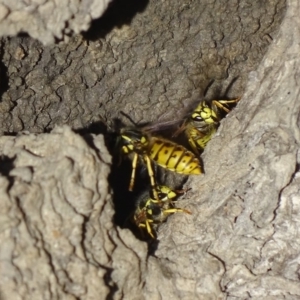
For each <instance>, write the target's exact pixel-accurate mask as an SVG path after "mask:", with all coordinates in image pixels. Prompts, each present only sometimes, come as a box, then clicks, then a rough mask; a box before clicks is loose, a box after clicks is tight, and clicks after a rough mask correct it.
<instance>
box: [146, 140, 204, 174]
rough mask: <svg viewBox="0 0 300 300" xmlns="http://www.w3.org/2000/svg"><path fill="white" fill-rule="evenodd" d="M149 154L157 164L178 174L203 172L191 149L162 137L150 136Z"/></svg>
mask: <svg viewBox="0 0 300 300" xmlns="http://www.w3.org/2000/svg"><path fill="white" fill-rule="evenodd" d="M149 156H150V158H151V159H152V160H153V161H155V162H156V163H157V164H158V165H159V166H161V167H163V168H166V169H169V170H171V171H174V172H176V173H179V174H186V175H190V174H201V173H203V171H202V168H201V166H200V162H199V160H198V159H197V158H196V156H195V155H194V154H193V153H192V152H191V151H188V150H187V149H185V148H184V147H183V146H180V145H177V144H175V143H172V142H171V141H168V140H165V139H162V138H156V137H151V141H150V145H149Z"/></svg>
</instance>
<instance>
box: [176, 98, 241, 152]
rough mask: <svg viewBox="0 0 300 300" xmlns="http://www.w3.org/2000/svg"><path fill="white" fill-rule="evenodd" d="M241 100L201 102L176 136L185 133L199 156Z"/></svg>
mask: <svg viewBox="0 0 300 300" xmlns="http://www.w3.org/2000/svg"><path fill="white" fill-rule="evenodd" d="M239 100H240V98H237V99H233V100H212V101H205V100H203V101H201V102H200V103H199V105H198V106H197V107H196V108H195V110H194V111H193V112H192V114H191V115H190V116H189V117H188V118H187V119H186V120H185V121H184V123H183V124H182V126H181V127H180V128H179V130H178V131H177V132H176V133H175V134H174V136H176V135H178V134H179V133H180V132H181V131H184V133H185V135H186V137H187V139H188V142H189V144H190V146H191V148H192V149H193V151H194V152H195V153H196V154H198V155H199V154H200V153H201V152H203V150H204V148H205V147H206V145H207V143H208V142H209V141H210V140H211V138H212V137H213V135H214V134H215V133H216V131H217V129H218V127H219V125H220V121H221V120H222V119H223V118H224V117H225V115H226V114H227V113H229V112H230V110H231V109H230V108H231V107H232V105H234V104H236V103H237V102H238V101H239Z"/></svg>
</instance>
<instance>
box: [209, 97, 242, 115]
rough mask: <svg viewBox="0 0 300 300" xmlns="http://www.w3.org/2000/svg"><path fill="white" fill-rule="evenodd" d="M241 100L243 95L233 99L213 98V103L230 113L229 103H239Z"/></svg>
mask: <svg viewBox="0 0 300 300" xmlns="http://www.w3.org/2000/svg"><path fill="white" fill-rule="evenodd" d="M240 100H241V97H239V98H237V99H233V100H213V101H212V104H213V105H215V106H217V107H218V108H220V109H223V110H224V111H225V112H227V113H229V112H230V109H228V108H227V107H226V105H227V104H232V103H237V102H239V101H240Z"/></svg>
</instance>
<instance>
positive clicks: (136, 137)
mask: <svg viewBox="0 0 300 300" xmlns="http://www.w3.org/2000/svg"><path fill="white" fill-rule="evenodd" d="M119 144H120V146H121V152H122V153H124V154H126V155H128V156H131V157H132V174H131V180H130V184H129V190H133V185H134V180H135V171H136V167H137V163H138V159H139V158H140V159H142V161H144V163H145V164H146V167H147V170H148V174H149V177H150V182H151V187H152V189H153V191H154V198H155V199H157V200H158V199H159V197H158V194H157V191H156V182H155V178H154V171H153V167H152V162H155V163H156V164H158V165H159V166H161V167H163V168H166V169H168V170H170V171H174V172H177V173H180V174H186V175H191V174H201V173H203V171H202V168H201V165H200V161H199V160H198V159H197V158H196V156H195V155H194V154H193V153H192V152H191V151H188V150H187V149H186V148H184V147H183V146H180V145H177V144H175V143H173V142H171V141H169V140H166V139H162V138H158V137H153V136H151V135H150V134H148V133H146V132H144V131H142V130H140V129H138V128H123V129H122V130H121V132H120V138H119Z"/></svg>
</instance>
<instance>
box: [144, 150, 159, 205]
mask: <svg viewBox="0 0 300 300" xmlns="http://www.w3.org/2000/svg"><path fill="white" fill-rule="evenodd" d="M144 160H145V161H146V165H147V169H148V174H149V177H150V184H151V189H152V191H153V196H154V200H157V201H158V202H160V199H159V197H158V192H157V184H156V182H155V179H154V172H153V169H152V164H151V159H150V158H149V156H148V155H145V156H144Z"/></svg>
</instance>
